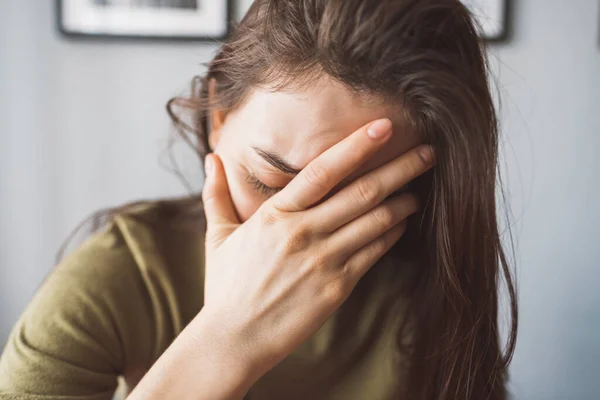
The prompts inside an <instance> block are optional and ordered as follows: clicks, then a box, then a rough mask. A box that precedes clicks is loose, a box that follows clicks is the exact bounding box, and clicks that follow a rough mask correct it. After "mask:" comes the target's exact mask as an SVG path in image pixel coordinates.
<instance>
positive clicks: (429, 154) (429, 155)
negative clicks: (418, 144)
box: [419, 146, 433, 164]
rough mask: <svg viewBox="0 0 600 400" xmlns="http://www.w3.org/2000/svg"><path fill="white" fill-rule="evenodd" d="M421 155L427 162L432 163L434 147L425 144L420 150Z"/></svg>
mask: <svg viewBox="0 0 600 400" xmlns="http://www.w3.org/2000/svg"><path fill="white" fill-rule="evenodd" d="M419 155H420V156H421V158H422V159H423V161H425V163H426V164H431V163H432V162H433V147H431V146H425V147H422V148H421V149H420V150H419Z"/></svg>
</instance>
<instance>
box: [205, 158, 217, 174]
mask: <svg viewBox="0 0 600 400" xmlns="http://www.w3.org/2000/svg"><path fill="white" fill-rule="evenodd" d="M214 169H215V162H214V161H213V159H212V156H211V155H210V154H209V155H207V156H206V159H205V160H204V173H205V174H206V179H208V178H210V177H212V174H213V170H214Z"/></svg>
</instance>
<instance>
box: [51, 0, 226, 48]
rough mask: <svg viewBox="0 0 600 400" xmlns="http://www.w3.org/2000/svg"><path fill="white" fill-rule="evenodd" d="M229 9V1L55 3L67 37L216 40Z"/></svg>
mask: <svg viewBox="0 0 600 400" xmlns="http://www.w3.org/2000/svg"><path fill="white" fill-rule="evenodd" d="M231 8H232V7H231V5H230V0H57V10H58V13H57V14H58V27H59V30H60V31H61V32H62V33H63V34H65V35H68V36H112V37H130V38H163V39H188V40H215V39H216V40H219V39H223V38H225V37H227V35H228V33H229V22H230V20H231V13H232V10H231Z"/></svg>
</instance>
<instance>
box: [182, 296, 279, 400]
mask: <svg viewBox="0 0 600 400" xmlns="http://www.w3.org/2000/svg"><path fill="white" fill-rule="evenodd" d="M188 328H190V329H188ZM188 328H186V329H188V330H189V331H190V333H191V336H192V339H191V340H192V341H194V342H195V343H196V345H195V346H194V348H196V349H197V350H198V352H197V353H196V356H197V357H202V358H205V359H208V360H209V361H210V363H211V365H212V366H213V368H214V369H215V372H217V373H218V374H219V376H220V377H221V378H222V379H224V380H225V382H223V383H224V384H226V385H228V386H230V387H232V388H234V389H235V392H236V394H238V395H241V396H243V395H245V394H246V392H247V391H248V390H249V389H250V388H251V387H252V385H253V384H254V383H255V382H256V381H257V380H258V379H259V378H260V377H261V376H262V375H263V374H264V373H265V372H266V370H265V368H264V364H262V363H261V362H260V359H261V357H260V356H259V354H258V352H257V351H255V350H257V346H256V345H255V344H253V343H249V338H248V335H247V334H244V332H243V329H242V328H239V327H235V326H233V324H229V323H228V322H227V320H226V318H224V317H223V315H222V313H219V312H217V311H213V310H211V309H209V308H206V307H205V308H203V309H202V310H201V311H200V313H198V315H197V316H196V317H195V318H194V320H192V322H191V323H190V326H189V327H188ZM251 350H252V351H251ZM261 364H262V365H261ZM261 367H262V368H261ZM267 370H268V369H267ZM263 371H264V372H263Z"/></svg>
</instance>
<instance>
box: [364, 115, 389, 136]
mask: <svg viewBox="0 0 600 400" xmlns="http://www.w3.org/2000/svg"><path fill="white" fill-rule="evenodd" d="M391 132H392V121H390V120H389V118H383V119H379V120H377V121H375V122H373V123H372V124H371V126H370V127H369V129H367V134H368V135H369V136H370V137H371V138H372V139H383V138H385V137H387V136H388V134H390V133H391Z"/></svg>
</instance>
